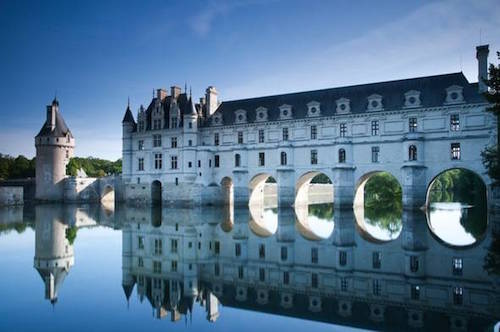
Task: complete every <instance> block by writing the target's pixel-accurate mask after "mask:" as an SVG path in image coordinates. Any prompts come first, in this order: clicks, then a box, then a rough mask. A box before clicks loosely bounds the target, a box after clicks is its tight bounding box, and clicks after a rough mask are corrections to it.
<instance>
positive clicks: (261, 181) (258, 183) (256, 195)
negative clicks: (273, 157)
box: [248, 173, 276, 206]
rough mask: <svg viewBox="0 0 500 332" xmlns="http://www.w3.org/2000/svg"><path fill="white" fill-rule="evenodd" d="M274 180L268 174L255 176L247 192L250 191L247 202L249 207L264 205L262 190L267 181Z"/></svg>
mask: <svg viewBox="0 0 500 332" xmlns="http://www.w3.org/2000/svg"><path fill="white" fill-rule="evenodd" d="M271 179H272V180H274V182H276V180H275V179H274V178H273V177H272V176H271V174H268V173H261V174H257V175H255V176H254V177H253V178H252V179H251V180H250V183H249V190H250V199H249V201H248V204H249V205H250V206H252V205H255V204H258V205H264V194H265V193H264V189H265V187H266V182H267V181H268V180H271Z"/></svg>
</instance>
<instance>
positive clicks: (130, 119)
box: [122, 106, 135, 124]
mask: <svg viewBox="0 0 500 332" xmlns="http://www.w3.org/2000/svg"><path fill="white" fill-rule="evenodd" d="M122 123H134V124H135V120H134V116H133V115H132V111H131V110H130V106H127V110H126V111H125V116H124V117H123V120H122Z"/></svg>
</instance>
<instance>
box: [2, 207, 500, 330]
mask: <svg viewBox="0 0 500 332" xmlns="http://www.w3.org/2000/svg"><path fill="white" fill-rule="evenodd" d="M306 211H307V213H305V212H304V211H303V210H299V211H297V210H295V211H294V210H293V209H278V208H274V209H270V210H266V209H264V208H262V209H260V210H259V209H257V210H253V209H252V208H251V209H243V208H228V209H219V208H197V209H185V210H183V209H168V208H163V209H162V211H161V213H160V215H161V222H159V223H158V222H157V220H155V219H156V218H157V215H156V214H154V213H152V212H151V209H146V208H145V209H139V208H124V207H119V206H118V207H117V209H116V210H115V211H114V213H113V214H112V215H111V216H110V215H108V214H107V213H106V212H105V211H103V210H102V209H100V208H99V207H89V206H87V207H47V206H41V207H37V208H36V210H35V212H36V214H35V218H34V229H35V239H34V242H35V253H34V266H35V268H36V269H37V271H38V272H39V273H40V275H41V276H42V281H43V284H44V288H45V289H46V292H45V296H46V298H47V299H48V300H50V301H52V302H55V300H56V299H57V298H58V297H62V296H64V295H62V294H64V292H68V294H70V293H71V292H69V291H68V288H66V289H65V288H64V285H63V282H64V281H65V278H66V279H68V278H70V277H71V276H70V273H73V272H72V271H77V269H76V268H75V267H74V265H75V256H76V257H81V258H83V257H85V256H86V255H89V253H88V252H86V251H80V252H78V251H76V250H74V247H73V245H74V243H78V241H82V238H81V237H80V230H81V229H83V228H85V229H87V231H88V232H100V231H102V227H101V228H95V227H94V226H95V225H102V226H108V227H111V228H114V229H120V232H121V237H122V241H121V250H122V255H121V272H122V280H121V281H120V280H116V281H115V282H116V283H121V284H122V288H123V292H124V295H123V299H124V304H125V303H127V302H129V301H135V300H137V301H139V302H140V303H142V305H141V306H148V307H151V309H152V310H153V313H154V317H156V318H158V319H170V320H171V321H173V322H177V321H183V320H184V319H186V318H189V317H196V315H194V313H195V312H200V311H203V313H204V314H203V316H204V317H205V319H206V320H207V321H210V322H215V321H217V320H218V318H219V317H220V315H232V314H234V312H231V311H227V310H224V311H221V308H222V305H224V306H225V307H227V308H235V309H246V310H250V311H256V312H264V313H269V314H273V315H280V316H282V317H283V318H282V319H283V320H286V318H285V317H287V316H291V317H298V318H303V319H308V320H312V321H321V322H326V323H332V324H340V325H346V326H354V327H363V328H370V329H377V330H380V329H383V330H386V329H390V330H408V329H409V328H419V329H430V330H448V329H454V328H457V327H460V326H461V327H462V328H465V329H469V330H484V328H485V327H486V326H487V325H488V324H490V323H492V322H494V320H495V319H496V317H498V316H499V315H500V312H499V309H498V306H497V302H496V299H497V298H498V296H499V295H500V293H499V292H498V290H497V288H496V287H494V286H495V285H496V283H497V282H498V278H497V277H492V275H488V273H487V272H486V271H485V270H483V268H482V265H483V262H484V259H485V257H488V255H489V256H491V255H492V254H491V252H492V251H491V250H490V251H488V248H490V244H491V247H494V243H496V242H492V239H491V236H490V235H489V234H486V235H485V237H484V240H483V241H485V242H484V243H485V245H484V246H474V247H470V248H467V249H464V250H461V251H457V250H455V249H453V248H449V247H445V246H442V245H441V243H440V242H438V241H436V240H435V239H434V237H433V236H432V235H431V233H430V232H429V229H428V228H427V225H426V222H425V218H426V216H425V214H424V213H422V212H420V211H402V218H401V219H399V222H400V226H399V232H401V236H399V237H397V238H394V240H393V241H390V242H384V243H380V242H373V241H366V239H365V238H364V237H363V236H360V235H359V234H358V232H357V231H356V222H355V221H354V218H355V217H354V214H353V210H336V211H335V212H333V209H332V208H331V207H330V206H329V205H328V204H326V205H320V206H313V207H312V208H308V209H307V210H306ZM25 215H27V214H25ZM299 216H301V217H299ZM334 216H335V227H333V224H334V222H333V218H334ZM296 217H297V219H300V218H302V217H305V218H306V220H307V225H308V230H309V231H310V232H311V234H312V235H315V236H318V237H321V238H325V239H331V240H327V241H310V240H308V238H307V237H305V236H304V234H303V232H302V230H301V229H300V228H299V227H296V226H295V224H296V220H295V218H296ZM256 219H257V221H256ZM12 220H16V219H15V218H14V219H12ZM25 220H26V219H25ZM389 220H390V219H389ZM27 221H28V223H27V225H29V224H30V223H29V220H27ZM252 223H254V224H255V225H257V226H259V227H262V228H264V227H263V226H265V225H272V228H271V229H269V228H267V231H268V232H269V233H271V231H272V234H267V233H266V234H265V235H264V236H265V237H262V236H263V235H262V230H259V231H255V229H252V226H251V224H252ZM301 223H302V222H301ZM389 224H390V223H386V224H384V225H389ZM0 225H3V226H2V227H3V229H14V227H15V226H6V225H16V222H12V223H9V222H8V221H6V220H5V219H4V220H2V222H0ZM315 225H316V226H315ZM249 226H250V227H249ZM330 227H331V228H330ZM328 233H330V234H328ZM1 234H5V233H0V236H1ZM75 235H76V236H75ZM102 241H105V239H103V240H102ZM97 245H98V246H99V244H97ZM94 252H98V253H99V255H107V252H106V251H105V250H100V248H95V251H94ZM497 256H498V255H496V256H495V255H493V256H491V257H497ZM89 258H91V257H89ZM94 258H95V257H94ZM114 259H118V260H119V259H120V257H115V258H114ZM492 260H493V261H494V258H490V261H492ZM490 270H495V269H494V268H491V269H490ZM94 272H95V271H94ZM7 273H8V271H7ZM75 273H76V272H75ZM79 273H87V271H79ZM92 282H95V283H99V282H101V280H100V278H95V279H93V281H92ZM66 286H67V287H69V286H70V285H66ZM92 286H95V285H89V286H88V287H92ZM24 296H34V295H33V294H24ZM35 296H36V294H35ZM82 296H85V295H82ZM12 301H15V299H12ZM429 304H432V305H431V306H430V305H429ZM61 305H64V303H63V304H61ZM95 310H99V309H98V308H96V309H95ZM250 311H247V312H245V315H250V314H251V313H250ZM130 315H131V314H130ZM122 319H125V318H122ZM144 319H147V318H144ZM89 324H90V325H89V327H91V328H92V324H93V323H92V322H89ZM233 324H234V325H231V324H230V326H229V328H234V329H235V328H237V326H238V324H239V322H238V321H236V322H235V323H233ZM193 326H195V325H193ZM299 327H300V324H299ZM299 327H297V328H299Z"/></svg>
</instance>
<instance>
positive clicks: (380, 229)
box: [354, 171, 403, 242]
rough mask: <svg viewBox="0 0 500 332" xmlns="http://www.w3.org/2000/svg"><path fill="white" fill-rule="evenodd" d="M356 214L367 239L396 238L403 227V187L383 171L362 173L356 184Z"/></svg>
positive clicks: (387, 239) (384, 239)
mask: <svg viewBox="0 0 500 332" xmlns="http://www.w3.org/2000/svg"><path fill="white" fill-rule="evenodd" d="M354 216H355V218H356V223H357V226H358V229H359V230H360V232H361V235H362V236H363V237H365V239H369V240H373V241H374V242H380V241H391V240H394V239H396V238H397V237H398V236H399V234H400V233H401V230H402V227H403V222H402V217H403V200H402V188H401V185H400V184H399V181H398V180H397V179H396V177H394V176H393V175H392V174H390V173H388V172H381V171H375V172H370V173H368V174H365V175H363V176H362V177H361V178H360V179H359V181H358V183H357V186H356V191H355V196H354Z"/></svg>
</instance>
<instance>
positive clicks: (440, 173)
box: [425, 167, 488, 207]
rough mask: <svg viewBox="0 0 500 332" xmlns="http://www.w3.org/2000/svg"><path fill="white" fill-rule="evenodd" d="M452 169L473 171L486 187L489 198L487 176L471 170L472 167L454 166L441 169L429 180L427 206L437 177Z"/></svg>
mask: <svg viewBox="0 0 500 332" xmlns="http://www.w3.org/2000/svg"><path fill="white" fill-rule="evenodd" d="M452 170H464V171H467V172H471V173H472V174H473V175H475V177H476V178H478V179H480V180H481V182H482V184H483V185H484V189H485V194H486V199H488V197H487V196H488V190H487V187H488V186H487V181H486V180H485V178H483V177H482V176H481V175H480V174H479V173H477V172H475V171H473V170H471V169H468V168H465V167H452V168H447V169H444V170H440V171H439V172H438V173H437V174H435V175H434V176H433V177H432V178H431V180H430V181H429V183H428V184H427V189H426V191H425V206H426V207H428V205H429V203H430V201H429V198H430V192H431V189H432V186H433V185H434V183H435V182H436V179H437V178H438V177H439V176H440V175H443V174H444V173H446V172H448V171H452Z"/></svg>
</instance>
